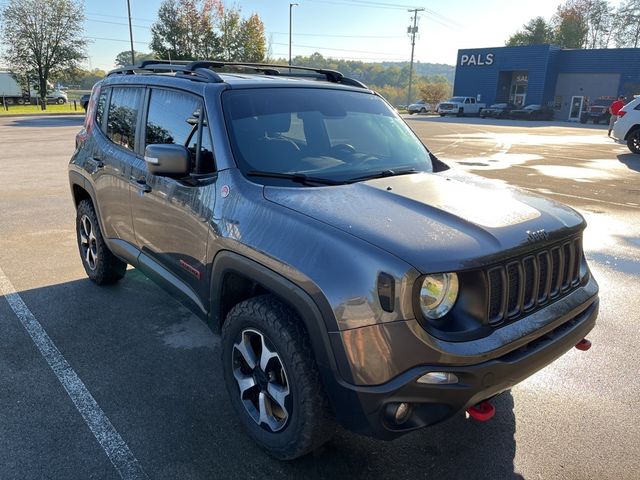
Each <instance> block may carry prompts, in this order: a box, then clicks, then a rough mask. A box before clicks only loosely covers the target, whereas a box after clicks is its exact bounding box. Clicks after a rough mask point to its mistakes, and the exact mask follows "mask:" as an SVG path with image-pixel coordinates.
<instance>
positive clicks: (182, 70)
mask: <svg viewBox="0 0 640 480" xmlns="http://www.w3.org/2000/svg"><path fill="white" fill-rule="evenodd" d="M190 63H193V62H180V63H175V62H172V63H169V62H168V61H167V60H160V63H155V61H151V60H147V61H144V62H142V63H141V64H140V66H137V65H129V66H126V67H122V68H117V69H115V70H111V71H110V72H109V73H107V77H110V76H112V75H133V74H136V73H138V72H140V73H158V72H176V73H177V74H179V75H180V76H184V77H186V78H190V79H192V80H200V81H209V82H214V83H223V82H224V80H223V79H222V77H220V75H218V74H217V73H216V72H213V71H211V70H208V69H205V68H198V69H195V70H194V69H191V68H189V64H190Z"/></svg>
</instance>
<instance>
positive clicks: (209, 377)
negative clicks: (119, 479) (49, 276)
mask: <svg viewBox="0 0 640 480" xmlns="http://www.w3.org/2000/svg"><path fill="white" fill-rule="evenodd" d="M19 294H20V296H21V297H22V299H23V300H24V302H25V303H26V305H27V306H28V307H29V309H30V310H31V311H32V312H33V315H34V316H35V318H36V319H37V320H38V321H39V322H40V323H41V325H42V327H43V328H44V329H45V331H46V332H47V334H48V335H49V336H50V337H51V339H52V340H53V342H54V343H55V344H56V347H57V348H58V349H59V351H60V352H62V354H63V355H64V357H65V359H66V360H67V362H68V363H69V364H70V365H71V367H72V368H73V369H74V370H75V371H76V372H77V374H78V375H79V377H80V379H81V380H82V381H83V383H84V384H85V385H86V387H87V389H88V390H89V391H90V392H91V394H92V395H93V396H94V398H95V400H96V401H97V402H98V404H99V405H100V407H101V408H102V410H103V411H104V412H105V414H106V415H107V417H109V419H110V421H111V422H112V424H113V425H114V427H115V429H116V430H117V431H118V433H119V434H120V435H121V436H122V438H123V439H124V441H125V442H126V443H127V444H128V445H129V446H130V448H131V449H132V452H133V453H134V455H135V456H136V458H137V459H138V461H139V462H140V465H141V466H142V468H143V469H144V470H145V472H146V473H147V475H148V476H149V477H150V478H153V479H175V478H180V479H208V478H308V479H320V478H328V479H332V480H334V479H338V478H349V479H360V478H362V479H367V480H370V479H372V478H385V479H386V478H393V479H404V478H406V479H415V478H425V477H428V478H464V479H477V478H483V479H484V478H486V479H496V478H500V479H504V478H522V477H520V476H519V475H518V474H516V473H515V472H514V457H515V453H516V441H515V437H514V435H515V431H516V420H515V415H514V411H513V410H514V401H513V397H512V396H511V393H510V392H507V393H505V394H503V395H501V396H500V397H497V398H496V399H494V400H493V403H494V405H495V407H496V415H495V417H494V418H493V419H492V420H491V421H489V422H486V423H480V422H476V421H475V420H465V418H464V417H463V416H458V417H456V418H454V419H451V420H449V421H447V422H445V423H442V424H440V425H437V426H434V427H431V428H428V429H424V430H420V431H417V432H413V433H411V434H408V435H406V436H404V437H402V438H400V439H397V440H395V441H393V442H384V441H380V440H375V439H371V438H367V437H362V436H358V435H355V434H353V433H350V432H346V431H343V430H340V431H339V432H338V433H337V435H336V436H335V437H334V438H333V439H332V440H331V441H330V442H329V443H328V444H326V445H325V446H324V447H323V448H322V449H320V450H319V451H317V452H314V453H313V454H310V455H308V456H306V457H303V458H301V459H298V460H296V461H293V462H280V461H277V460H274V459H273V458H271V457H269V456H268V455H267V454H266V453H264V452H263V451H262V450H261V449H260V448H259V447H258V446H257V445H256V444H255V443H253V442H252V440H251V439H250V438H249V437H248V436H247V435H246V434H245V433H244V431H243V430H242V425H241V423H240V421H239V420H238V418H237V417H236V415H235V412H234V411H233V408H232V406H231V404H230V403H229V398H228V396H227V392H226V388H225V386H224V385H225V384H224V379H223V376H222V368H221V365H220V342H219V338H218V337H217V336H216V335H214V334H213V333H212V332H211V331H210V330H209V329H208V328H207V327H206V326H205V325H204V323H203V322H201V321H200V320H198V319H197V318H196V317H195V316H194V315H192V314H191V313H190V312H189V310H187V309H186V308H185V307H184V306H182V305H181V304H180V303H178V302H176V301H175V300H173V298H171V297H170V296H169V295H167V294H165V293H164V292H163V291H162V290H161V289H160V288H159V287H157V286H156V285H155V284H154V283H152V282H151V281H150V280H148V279H147V278H146V277H144V276H143V275H142V274H141V273H139V272H138V271H136V270H135V269H133V270H131V269H130V270H128V272H127V275H126V276H125V278H124V279H123V280H122V281H121V282H119V283H118V284H117V285H114V286H108V287H98V286H96V285H95V284H93V283H92V282H91V281H89V280H88V279H81V280H74V281H70V282H66V283H62V284H57V285H50V286H45V287H41V288H36V289H32V290H25V291H20V292H19ZM0 303H4V306H6V303H5V301H4V299H3V298H2V297H1V296H0ZM0 316H2V315H0ZM3 321H4V322H9V324H10V325H12V329H13V331H17V332H20V330H21V327H20V326H19V322H18V319H17V317H16V318H9V317H7V318H5V319H4V320H3ZM10 330H11V329H10ZM16 338H17V339H18V340H19V342H18V341H17V340H16V341H14V344H15V345H16V346H14V347H12V351H13V353H12V358H14V359H15V362H16V365H13V368H14V369H15V371H19V372H21V373H20V375H23V379H24V381H21V380H20V379H19V378H14V379H13V381H12V382H11V387H12V388H11V394H10V395H11V397H12V398H9V399H7V400H8V401H7V405H11V408H9V409H8V410H10V411H7V412H6V413H7V414H8V415H7V416H6V417H5V418H7V419H11V420H10V421H9V423H10V425H6V427H7V429H8V430H7V431H12V432H15V435H16V439H17V438H18V436H19V438H22V439H23V440H24V441H27V442H29V443H34V444H35V445H39V444H41V443H38V442H39V439H40V438H41V437H46V438H47V439H48V440H47V442H46V445H47V448H46V449H44V450H42V451H31V454H26V453H25V451H24V449H23V448H21V447H20V445H21V442H22V443H24V442H23V441H21V442H18V441H17V440H16V442H12V441H11V439H9V442H8V446H7V448H6V449H3V450H4V451H3V452H1V453H0V465H1V464H3V461H2V460H3V458H4V457H5V456H6V458H10V459H11V462H10V463H9V464H10V465H13V468H16V469H19V470H20V471H21V472H23V473H24V474H25V476H24V477H23V478H31V477H30V476H29V474H30V473H34V477H36V476H37V475H36V474H35V473H36V472H38V471H42V470H41V469H42V468H44V469H46V470H47V471H48V473H49V474H50V475H52V478H89V477H91V478H114V475H113V474H114V473H115V471H108V472H107V471H104V470H103V471H102V472H100V470H99V468H100V465H101V464H103V462H104V461H106V456H104V454H103V452H102V451H101V450H100V449H99V447H98V446H97V443H96V442H95V440H94V439H93V437H92V435H91V434H90V431H89V430H88V428H87V426H86V425H85V424H84V423H83V421H82V419H81V417H80V415H79V414H78V412H77V411H75V410H74V409H73V407H72V406H71V401H70V399H69V398H68V396H67V395H66V394H65V393H64V391H63V390H62V389H61V388H60V386H59V385H57V382H56V380H55V378H54V377H53V376H52V374H51V372H50V370H49V369H48V367H47V366H46V364H44V362H41V361H35V360H34V359H37V358H38V357H39V354H38V353H37V351H36V349H35V348H34V346H33V344H32V342H31V341H30V339H29V338H28V336H25V335H24V332H21V333H20V334H19V335H18V336H17V337H16ZM18 344H19V345H20V346H18ZM14 350H15V351H14ZM35 375H40V376H43V375H44V377H45V378H49V377H50V378H49V380H50V382H49V383H50V384H53V387H47V388H48V389H47V390H46V391H41V392H38V395H39V396H42V397H43V398H46V399H47V405H50V407H47V408H45V407H44V406H42V407H40V408H36V407H33V409H32V410H30V409H29V407H27V406H25V403H24V402H23V400H24V399H25V398H31V397H33V395H34V392H33V387H32V386H31V387H30V386H29V385H31V384H30V383H29V382H28V381H27V379H29V378H32V377H34V376H35ZM4 383H5V382H4V381H3V380H2V379H1V378H0V388H5V387H7V386H6V385H4ZM41 385H44V383H43V384H41ZM40 388H41V389H45V387H44V386H41V387H40ZM13 397H15V398H13ZM56 404H62V405H68V407H69V408H70V409H69V408H66V409H65V411H66V412H67V413H66V415H67V418H66V419H65V420H62V419H61V418H60V415H62V414H63V412H62V411H60V410H59V409H56V408H55V407H53V405H56ZM13 410H15V411H13ZM25 418H29V419H30V420H29V422H30V423H29V424H33V425H37V426H38V427H37V429H27V430H25V427H24V425H25V424H24V422H25V420H24V419H25ZM61 420H62V421H64V422H65V424H67V425H69V427H68V428H67V429H60V428H57V427H56V425H57V424H58V423H59V422H60V421H61ZM14 440H15V439H14ZM87 445H89V446H91V445H93V447H92V448H93V449H91V448H88V447H87ZM36 450H38V448H36ZM91 452H93V453H91ZM61 458H64V459H65V460H64V462H60V461H59V459H61ZM5 465H7V464H6V463H5ZM90 465H96V466H95V467H90ZM94 468H95V470H94ZM107 470H110V469H109V468H107ZM73 472H75V473H73ZM6 473H7V472H3V471H2V470H0V477H4V475H5V474H6ZM72 473H73V474H72ZM85 474H86V475H85Z"/></svg>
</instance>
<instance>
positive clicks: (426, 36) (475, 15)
mask: <svg viewBox="0 0 640 480" xmlns="http://www.w3.org/2000/svg"><path fill="white" fill-rule="evenodd" d="M292 2H297V3H299V6H298V7H295V8H294V9H293V55H294V56H295V55H296V54H299V55H309V54H311V53H313V52H315V51H318V52H320V53H322V54H323V55H324V56H332V57H335V58H349V59H358V60H364V61H384V60H408V59H409V57H410V54H411V46H410V43H409V39H408V37H407V34H406V31H407V27H408V26H409V23H410V16H411V14H410V13H409V12H407V8H406V7H408V6H411V7H414V6H415V7H424V8H426V9H427V11H425V12H422V13H421V15H420V23H419V30H420V35H419V37H418V40H417V42H416V52H415V58H416V60H418V61H421V62H433V63H448V64H451V65H453V64H454V63H455V59H456V52H457V50H458V49H459V48H470V47H491V46H501V45H504V41H505V40H506V38H507V37H508V36H509V34H511V33H512V32H514V31H515V30H516V29H518V28H520V27H521V25H522V24H523V23H525V22H526V21H528V20H529V19H530V18H532V17H534V16H537V15H542V16H544V17H547V18H548V17H550V16H551V15H552V14H553V13H554V12H555V10H556V8H557V6H558V5H559V4H560V3H561V2H560V1H558V0H536V1H535V2H532V1H521V0H484V1H470V0H429V1H425V0H416V1H415V2H412V1H411V0H292ZM160 3H161V0H131V16H132V17H133V24H134V28H133V34H134V40H135V42H136V43H135V49H136V50H139V51H148V50H149V49H148V44H149V41H150V38H151V32H150V26H151V24H152V23H153V21H154V20H155V18H156V12H157V10H158V7H159V5H160ZM364 3H367V4H373V3H376V4H378V5H376V6H373V5H371V6H367V5H365V4H364ZM616 3H617V2H616ZM225 5H228V6H232V5H237V6H240V8H241V9H242V12H243V14H244V15H249V14H251V13H253V12H256V13H258V14H259V15H260V17H261V18H262V20H263V22H264V24H265V30H266V32H267V39H270V40H271V42H272V53H273V55H274V56H276V57H283V58H284V57H286V56H287V55H288V31H289V0H243V1H236V2H225ZM85 11H86V17H87V20H86V23H85V35H86V36H87V37H89V39H90V45H89V56H90V61H89V62H87V66H88V67H92V68H96V67H97V68H102V69H106V70H108V69H110V68H112V67H113V61H114V59H115V56H116V55H117V54H118V52H120V51H122V50H126V49H128V48H129V43H128V41H129V40H128V39H129V31H128V27H127V25H126V22H127V19H126V16H127V2H126V0H111V1H109V2H105V1H104V0H86V3H85Z"/></svg>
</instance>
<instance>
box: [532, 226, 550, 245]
mask: <svg viewBox="0 0 640 480" xmlns="http://www.w3.org/2000/svg"><path fill="white" fill-rule="evenodd" d="M527 239H528V240H529V242H530V243H535V242H541V241H542V240H549V234H548V233H547V232H546V230H545V229H544V228H542V229H540V230H536V231H535V232H532V231H531V230H527Z"/></svg>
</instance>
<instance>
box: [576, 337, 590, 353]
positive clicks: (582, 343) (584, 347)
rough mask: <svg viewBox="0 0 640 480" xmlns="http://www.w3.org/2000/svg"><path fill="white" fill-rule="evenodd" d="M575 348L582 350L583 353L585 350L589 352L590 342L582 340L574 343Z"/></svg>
mask: <svg viewBox="0 0 640 480" xmlns="http://www.w3.org/2000/svg"><path fill="white" fill-rule="evenodd" d="M576 348H577V349H578V350H582V351H583V352H586V351H587V350H589V349H590V348H591V342H590V341H589V340H587V339H586V338H583V339H582V340H580V341H579V342H578V343H576Z"/></svg>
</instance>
